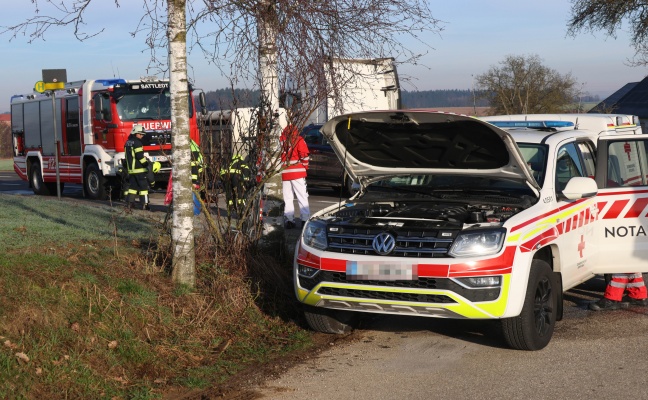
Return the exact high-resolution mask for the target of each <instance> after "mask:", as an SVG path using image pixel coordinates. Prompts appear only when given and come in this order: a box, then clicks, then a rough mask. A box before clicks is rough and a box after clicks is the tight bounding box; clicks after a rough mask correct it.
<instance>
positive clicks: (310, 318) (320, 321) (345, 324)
mask: <svg viewBox="0 0 648 400" xmlns="http://www.w3.org/2000/svg"><path fill="white" fill-rule="evenodd" d="M304 317H306V322H308V326H310V327H311V329H312V330H314V331H317V332H322V333H331V334H337V335H341V334H345V333H350V332H351V331H352V330H353V327H354V325H355V322H356V320H357V313H354V312H350V311H343V310H331V309H327V308H321V307H312V306H304Z"/></svg>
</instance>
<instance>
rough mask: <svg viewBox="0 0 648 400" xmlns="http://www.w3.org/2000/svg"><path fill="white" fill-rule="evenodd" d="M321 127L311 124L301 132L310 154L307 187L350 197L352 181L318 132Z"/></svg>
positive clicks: (352, 191) (352, 190)
mask: <svg viewBox="0 0 648 400" xmlns="http://www.w3.org/2000/svg"><path fill="white" fill-rule="evenodd" d="M321 127H322V125H321V124H311V125H308V126H306V127H304V129H302V132H301V136H302V137H303V138H304V141H305V142H306V145H307V146H308V151H309V152H310V161H309V167H308V176H307V177H306V181H307V183H308V185H312V186H328V187H332V188H334V189H336V190H343V191H344V193H345V194H346V195H351V194H352V193H354V189H353V180H352V179H351V178H349V176H348V175H347V174H346V173H345V172H344V167H343V166H342V163H341V162H340V159H339V158H338V157H337V155H336V154H335V152H334V151H333V148H332V147H331V145H330V144H329V143H328V141H327V140H326V138H325V137H324V135H322V132H320V128H321Z"/></svg>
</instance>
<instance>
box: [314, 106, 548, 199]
mask: <svg viewBox="0 0 648 400" xmlns="http://www.w3.org/2000/svg"><path fill="white" fill-rule="evenodd" d="M321 131H322V133H323V134H324V135H325V136H326V138H327V139H328V141H329V142H330V143H331V146H332V147H333V150H334V151H335V153H336V154H337V156H338V157H339V158H340V160H341V161H342V163H343V164H344V168H345V169H346V171H347V173H348V174H349V175H350V176H351V177H352V178H353V179H354V180H355V181H356V182H359V183H360V184H361V185H362V186H365V185H366V184H367V183H369V182H370V181H372V180H374V179H376V178H378V177H382V176H391V175H410V174H443V175H470V176H480V175H481V176H489V177H501V178H507V179H514V180H518V181H523V182H527V183H528V185H529V186H530V187H532V188H534V189H535V191H536V192H539V190H540V187H539V186H538V184H537V182H536V181H535V179H533V177H532V175H531V171H530V170H529V168H528V166H527V165H526V162H525V161H524V158H523V157H522V155H521V153H520V150H519V149H518V147H517V145H516V144H515V141H514V140H513V138H512V137H511V136H510V135H509V134H508V133H507V132H506V131H504V130H502V129H499V128H497V127H496V126H494V125H491V124H489V123H487V122H484V121H481V120H478V119H476V118H473V117H469V116H465V115H457V114H451V113H444V112H437V111H422V110H418V111H417V110H396V111H367V112H362V113H353V114H346V115H341V116H338V117H335V118H333V119H331V120H330V121H328V122H327V123H326V124H325V125H324V126H323V127H322V129H321Z"/></svg>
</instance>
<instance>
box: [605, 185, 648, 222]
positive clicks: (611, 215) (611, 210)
mask: <svg viewBox="0 0 648 400" xmlns="http://www.w3.org/2000/svg"><path fill="white" fill-rule="evenodd" d="M619 195H633V196H637V195H644V197H639V198H637V199H635V200H634V202H633V203H632V204H631V205H630V207H628V210H627V211H626V212H625V213H623V210H624V209H625V208H626V206H627V205H628V204H629V203H630V199H618V200H612V201H605V200H604V201H599V202H598V203H597V206H598V209H599V217H600V218H601V219H617V218H621V219H623V218H641V217H648V211H647V210H646V208H647V207H648V196H645V195H648V190H624V191H615V192H606V193H599V194H598V197H607V196H619ZM642 214H643V215H642Z"/></svg>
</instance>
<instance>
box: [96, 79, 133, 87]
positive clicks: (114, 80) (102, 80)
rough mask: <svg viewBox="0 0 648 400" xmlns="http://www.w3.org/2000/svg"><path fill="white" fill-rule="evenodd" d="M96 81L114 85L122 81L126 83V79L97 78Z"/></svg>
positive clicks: (105, 84)
mask: <svg viewBox="0 0 648 400" xmlns="http://www.w3.org/2000/svg"><path fill="white" fill-rule="evenodd" d="M95 82H97V83H99V84H101V85H104V86H114V85H117V84H120V83H124V84H125V83H126V81H125V80H124V79H97V80H96V81H95Z"/></svg>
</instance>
